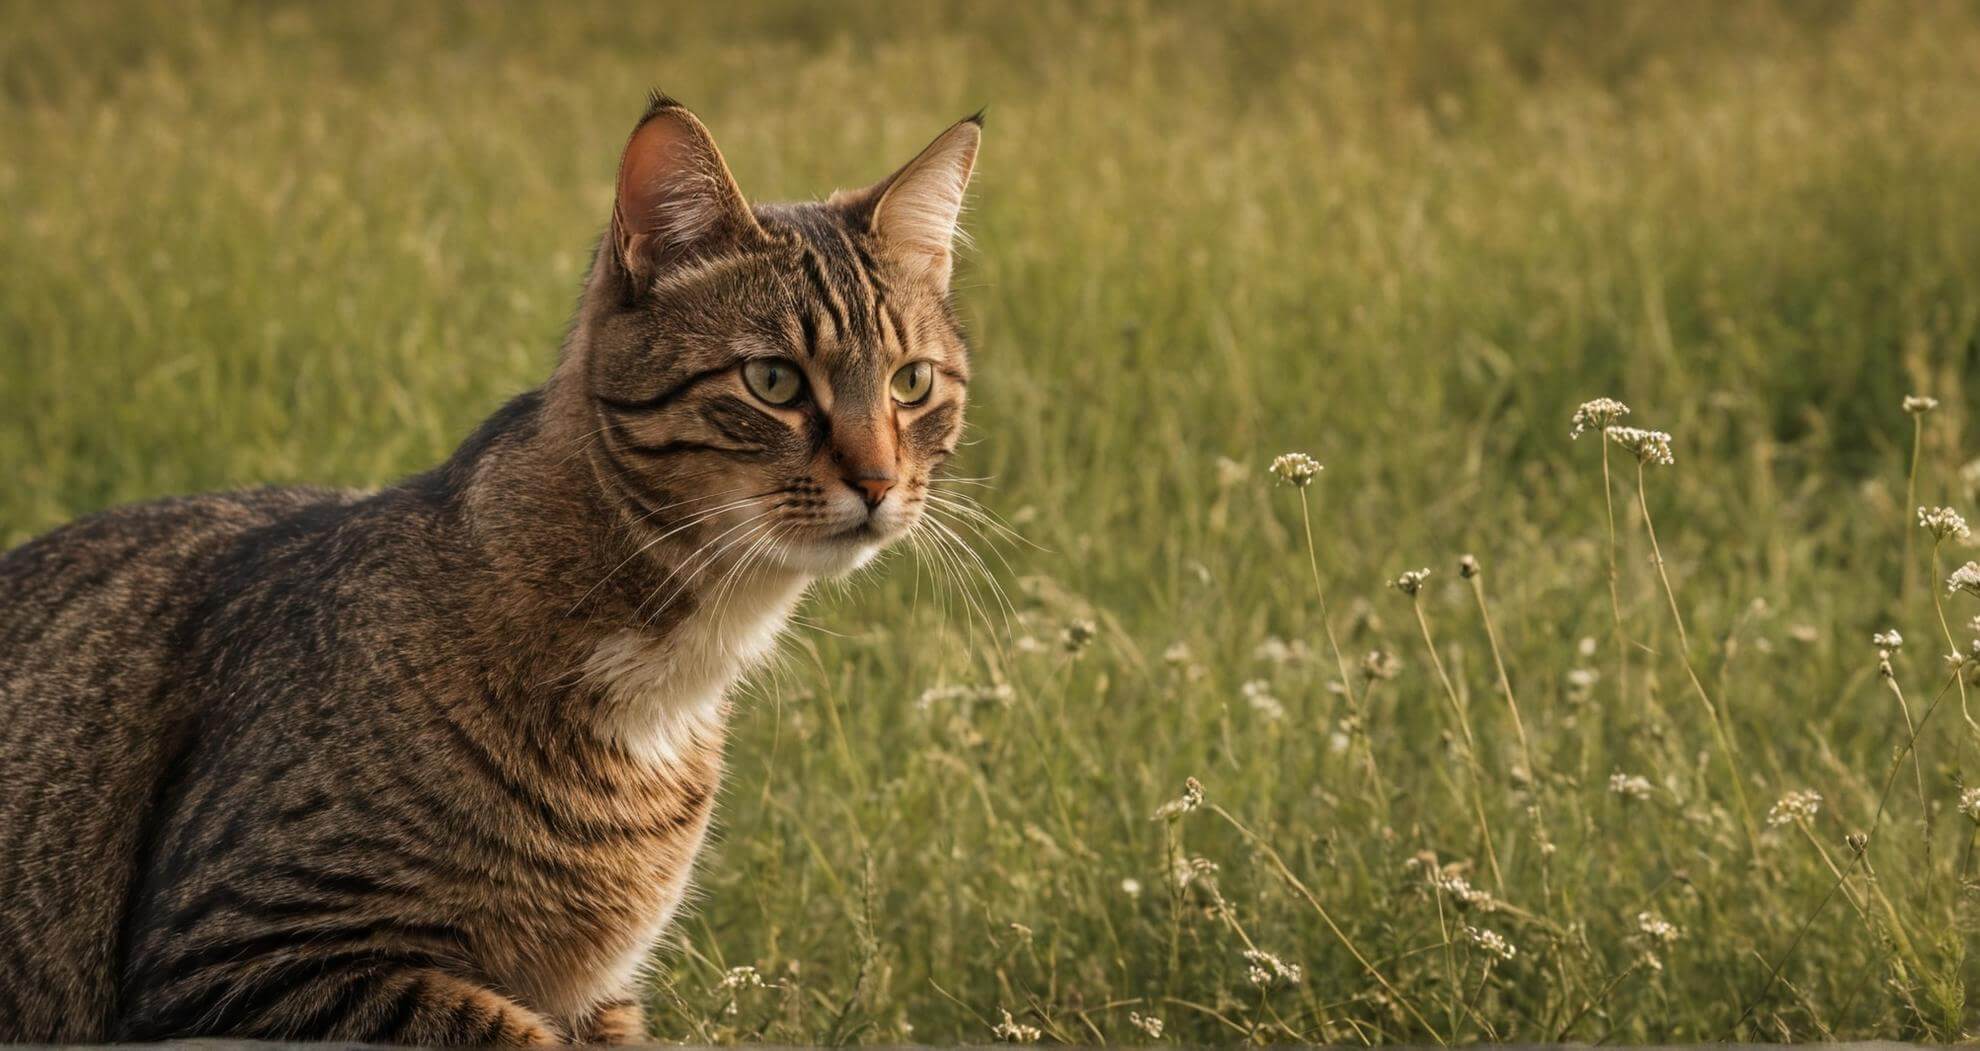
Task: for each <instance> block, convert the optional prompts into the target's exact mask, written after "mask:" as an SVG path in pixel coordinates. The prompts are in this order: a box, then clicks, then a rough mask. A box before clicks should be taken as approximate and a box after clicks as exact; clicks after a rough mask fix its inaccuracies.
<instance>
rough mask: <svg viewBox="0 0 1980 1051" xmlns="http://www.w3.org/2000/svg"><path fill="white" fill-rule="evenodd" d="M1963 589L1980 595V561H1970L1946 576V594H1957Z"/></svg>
mask: <svg viewBox="0 0 1980 1051" xmlns="http://www.w3.org/2000/svg"><path fill="white" fill-rule="evenodd" d="M1962 591H1964V592H1966V593H1967V594H1969V595H1980V562H1968V563H1967V564H1965V565H1963V566H1961V567H1959V568H1958V569H1955V570H1953V571H1952V576H1949V577H1947V578H1946V594H1948V595H1957V594H1959V593H1960V592H1962Z"/></svg>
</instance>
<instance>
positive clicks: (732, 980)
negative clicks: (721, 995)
mask: <svg viewBox="0 0 1980 1051" xmlns="http://www.w3.org/2000/svg"><path fill="white" fill-rule="evenodd" d="M716 988H718V989H729V990H737V989H761V988H763V975H762V974H761V973H759V972H758V971H757V969H756V968H754V967H751V966H749V965H747V964H745V965H743V966H741V967H731V968H729V969H728V970H727V971H724V972H723V973H722V980H721V982H720V983H718V984H717V985H716Z"/></svg>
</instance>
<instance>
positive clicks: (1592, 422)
mask: <svg viewBox="0 0 1980 1051" xmlns="http://www.w3.org/2000/svg"><path fill="white" fill-rule="evenodd" d="M1627 415H1629V406H1627V405H1624V404H1623V403H1622V402H1619V401H1617V400H1616V399H1614V398H1596V399H1595V400H1594V401H1584V402H1582V403H1581V408H1578V409H1576V410H1574V419H1573V420H1571V421H1569V422H1571V423H1573V424H1574V429H1573V430H1571V431H1569V432H1568V437H1569V438H1579V437H1581V436H1582V434H1584V433H1586V432H1588V431H1603V430H1607V429H1608V428H1609V427H1610V425H1612V424H1614V423H1615V422H1616V421H1617V420H1620V419H1622V418H1623V417H1624V416H1627Z"/></svg>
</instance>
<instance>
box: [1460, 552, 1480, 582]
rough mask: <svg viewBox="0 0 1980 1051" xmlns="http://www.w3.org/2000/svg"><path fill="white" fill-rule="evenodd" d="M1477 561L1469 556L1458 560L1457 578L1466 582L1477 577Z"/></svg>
mask: <svg viewBox="0 0 1980 1051" xmlns="http://www.w3.org/2000/svg"><path fill="white" fill-rule="evenodd" d="M1478 572H1479V570H1478V560H1477V559H1476V558H1473V557H1472V556H1470V555H1465V556H1464V557H1462V558H1460V559H1458V576H1460V577H1463V578H1464V579H1466V580H1470V579H1471V578H1472V577H1475V576H1477V575H1478Z"/></svg>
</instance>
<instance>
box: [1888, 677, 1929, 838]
mask: <svg viewBox="0 0 1980 1051" xmlns="http://www.w3.org/2000/svg"><path fill="white" fill-rule="evenodd" d="M1885 666H1886V667H1889V665H1888V664H1886V665H1885ZM1884 683H1885V684H1886V685H1888V686H1889V687H1890V688H1891V694H1892V695H1893V696H1895V697H1896V698H1897V703H1898V711H1899V712H1901V713H1903V714H1904V733H1905V737H1906V738H1907V739H1908V740H1912V741H1916V740H1917V739H1918V727H1917V726H1916V725H1915V724H1913V723H1912V721H1911V705H1910V704H1909V703H1907V702H1906V701H1905V699H1904V687H1902V686H1900V685H1898V681H1897V676H1896V675H1895V674H1890V675H1885V676H1884ZM1911 773H1912V776H1913V777H1914V778H1915V779H1916V780H1917V782H1918V820H1919V822H1920V823H1921V824H1922V825H1923V826H1924V834H1925V868H1926V870H1927V871H1930V870H1931V868H1932V808H1931V805H1930V804H1928V803H1927V802H1926V800H1925V766H1924V764H1923V763H1922V762H1920V761H1919V758H1918V749H1917V748H1913V749H1911Z"/></svg>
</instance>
